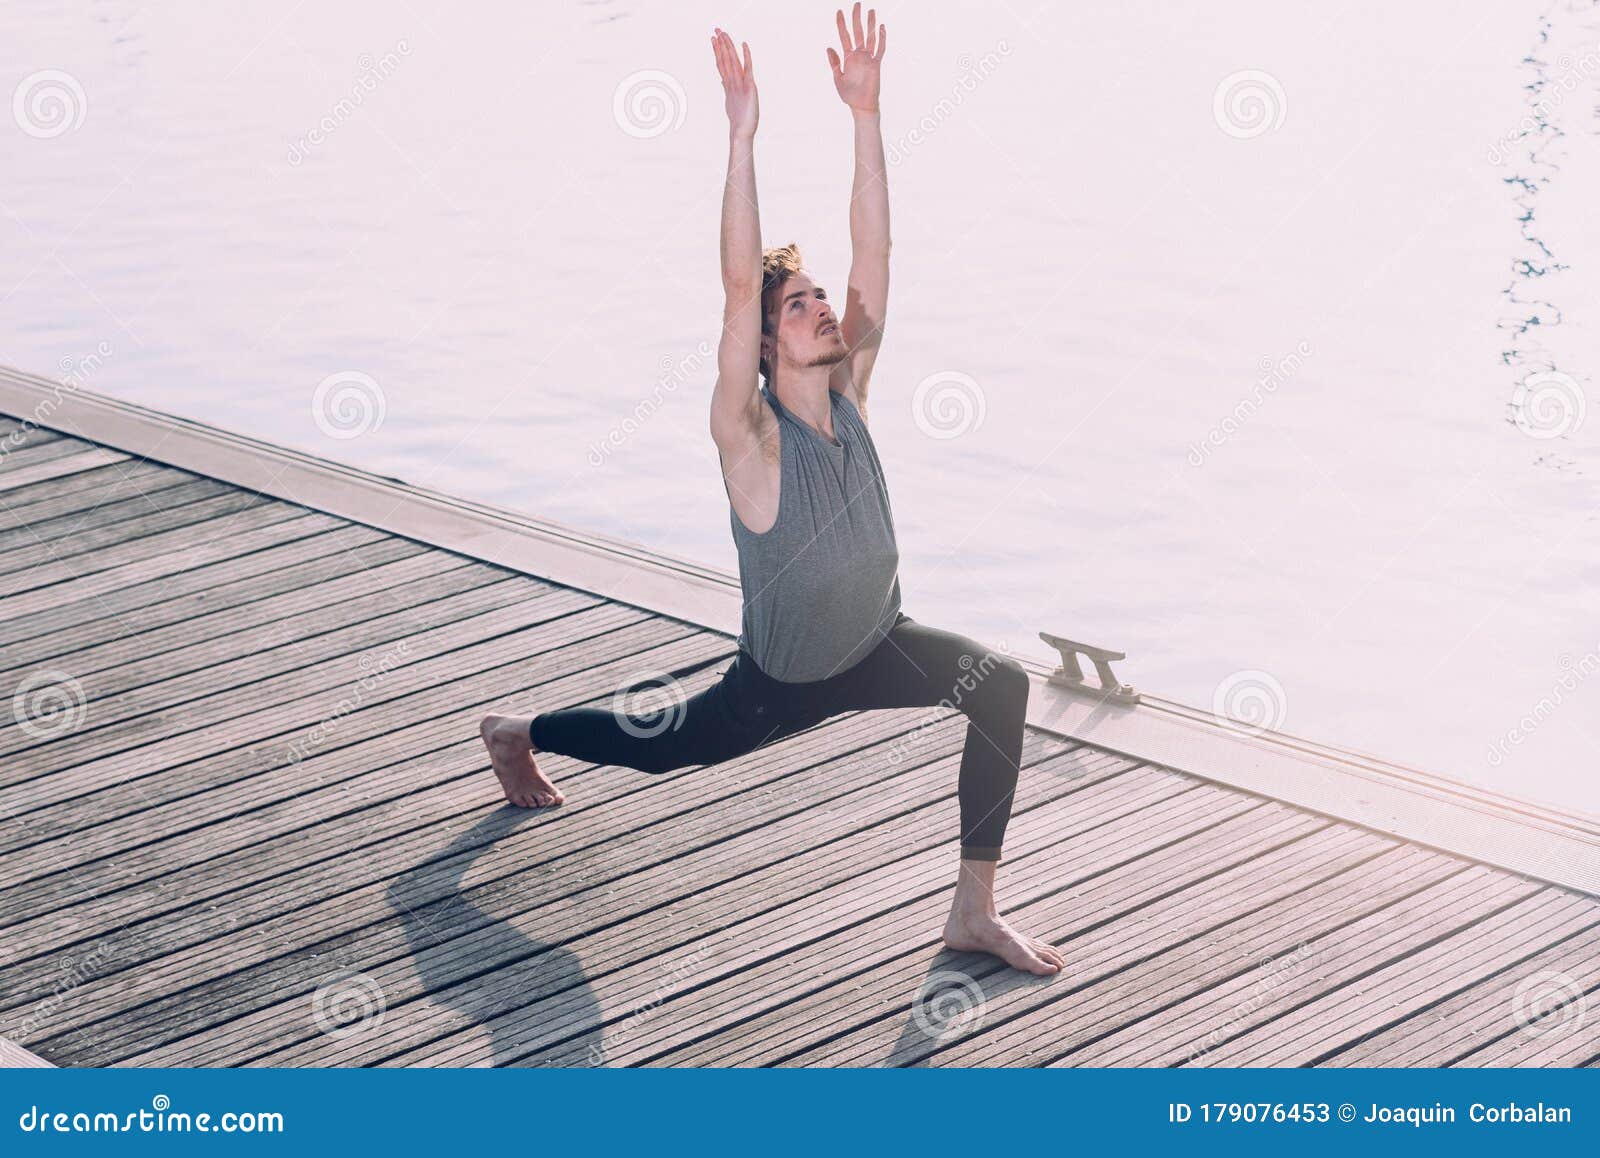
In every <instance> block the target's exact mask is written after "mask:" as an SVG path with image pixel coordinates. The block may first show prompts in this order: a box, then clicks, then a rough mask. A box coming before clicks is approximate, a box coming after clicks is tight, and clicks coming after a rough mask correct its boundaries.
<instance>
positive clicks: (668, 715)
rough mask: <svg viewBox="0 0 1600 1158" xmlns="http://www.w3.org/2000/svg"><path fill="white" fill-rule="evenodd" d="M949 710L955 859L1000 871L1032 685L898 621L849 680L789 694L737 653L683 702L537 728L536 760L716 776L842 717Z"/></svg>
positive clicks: (991, 656)
mask: <svg viewBox="0 0 1600 1158" xmlns="http://www.w3.org/2000/svg"><path fill="white" fill-rule="evenodd" d="M937 705H944V706H946V707H950V708H954V709H956V710H959V711H960V712H962V713H963V714H964V715H965V716H966V717H967V740H966V747H965V749H963V751H962V753H961V779H960V781H959V785H958V790H959V794H960V802H961V855H962V857H964V858H966V859H969V860H999V859H1000V846H1001V844H1002V843H1003V841H1004V839H1005V832H1006V823H1007V822H1008V821H1009V820H1010V818H1011V797H1012V794H1013V793H1014V792H1015V791H1016V787H1017V768H1018V764H1019V762H1020V761H1021V758H1022V732H1023V725H1024V722H1025V720H1026V717H1027V710H1028V675H1027V672H1026V671H1024V670H1023V668H1022V665H1021V664H1019V663H1017V661H1016V660H1014V659H1010V658H1009V657H1006V656H1002V655H999V654H997V653H994V652H991V651H989V650H988V649H987V648H985V647H983V646H982V645H981V644H978V643H975V642H973V641H972V640H970V639H967V638H966V637H964V636H960V635H956V634H954V633H953V632H949V631H940V630H939V629H938V628H934V627H924V626H923V625H922V624H920V623H917V622H916V621H914V620H913V619H911V618H910V617H909V616H907V615H905V614H904V613H903V612H902V613H901V614H900V616H899V618H898V619H897V620H896V621H895V624H894V626H893V627H892V628H890V630H889V633H888V635H886V636H885V637H884V639H883V641H882V642H881V643H879V644H878V646H877V647H876V648H874V649H873V650H872V652H870V653H869V654H868V655H867V657H866V658H865V659H863V660H862V661H861V662H860V663H858V664H856V665H855V666H854V667H852V668H850V669H849V670H848V671H843V672H840V673H839V674H838V675H836V676H830V677H829V678H827V679H825V680H817V681H815V682H813V683H784V682H782V681H779V680H775V679H773V678H772V677H771V676H768V675H767V674H766V673H764V672H763V671H761V669H760V668H758V667H757V666H756V664H755V661H754V660H752V659H751V657H750V655H749V653H748V652H745V651H743V650H742V649H741V650H740V651H739V652H738V653H737V655H736V657H735V658H734V661H733V663H732V664H731V665H730V666H729V667H728V669H727V670H726V671H725V672H723V673H722V678H721V679H719V680H718V681H717V682H716V683H715V684H712V685H711V686H710V687H708V688H706V689H705V690H704V691H701V692H698V693H696V694H695V695H693V696H690V697H689V698H688V699H687V700H686V701H684V702H682V703H679V704H675V705H668V706H667V707H664V708H657V709H656V710H655V711H654V712H652V713H651V714H648V715H645V714H635V713H632V712H629V711H625V710H621V709H620V708H564V709H561V710H559V711H553V712H542V713H540V714H539V715H537V716H535V717H534V719H533V724H532V726H531V727H530V728H529V738H530V739H531V740H532V741H533V746H534V748H535V750H537V751H541V752H556V753H559V754H561V755H563V756H571V757H573V758H575V759H578V760H585V761H588V762H590V763H594V764H620V765H622V766H624V767H627V768H637V769H638V770H640V771H641V772H671V771H674V770H675V769H678V768H688V767H693V766H695V765H700V764H719V763H721V762H722V761H724V760H731V759H733V758H734V757H735V756H742V755H744V754H745V753H746V752H752V751H754V750H755V749H757V748H759V747H761V746H762V745H764V744H770V743H772V742H774V741H776V740H781V739H783V738H784V737H785V736H790V735H793V734H794V733H795V732H800V731H804V730H805V729H806V728H809V727H811V726H813V725H814V724H818V723H820V722H822V721H823V720H825V719H827V718H828V717H829V716H834V715H837V714H839V713H840V712H848V711H857V710H863V709H868V708H916V707H934V706H937Z"/></svg>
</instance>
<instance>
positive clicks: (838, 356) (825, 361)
mask: <svg viewBox="0 0 1600 1158" xmlns="http://www.w3.org/2000/svg"><path fill="white" fill-rule="evenodd" d="M849 356H850V348H849V347H848V346H846V345H845V344H844V342H843V341H842V340H841V341H840V342H839V344H838V345H837V346H833V347H830V348H829V349H826V350H822V351H820V352H819V353H817V354H815V355H813V356H812V358H811V361H809V362H807V363H806V365H807V366H837V365H838V364H839V363H840V362H843V361H844V360H845V359H846V358H848V357H849Z"/></svg>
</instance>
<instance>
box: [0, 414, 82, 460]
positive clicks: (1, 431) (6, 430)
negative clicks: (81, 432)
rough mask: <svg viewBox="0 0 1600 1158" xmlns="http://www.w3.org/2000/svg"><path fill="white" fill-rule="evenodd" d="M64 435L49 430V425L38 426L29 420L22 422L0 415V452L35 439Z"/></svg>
mask: <svg viewBox="0 0 1600 1158" xmlns="http://www.w3.org/2000/svg"><path fill="white" fill-rule="evenodd" d="M65 437H66V435H63V434H60V433H58V432H57V431H54V430H51V429H50V428H49V427H45V426H39V425H36V424H34V423H31V422H29V423H23V422H20V421H18V420H17V419H15V418H11V417H8V416H4V415H0V454H4V453H6V452H8V451H11V450H14V449H19V448H21V447H24V446H27V445H29V444H31V443H33V442H35V441H39V442H49V441H52V440H54V439H59V438H65Z"/></svg>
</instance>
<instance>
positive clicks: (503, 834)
mask: <svg viewBox="0 0 1600 1158" xmlns="http://www.w3.org/2000/svg"><path fill="white" fill-rule="evenodd" d="M796 755H797V751H796V750H795V749H794V748H793V747H791V750H790V756H791V760H793V759H794V758H795V756H796ZM816 763H817V761H812V764H813V766H815V764H816ZM785 774H786V771H785V770H779V769H775V770H773V771H772V772H770V773H768V776H769V778H770V779H776V778H779V777H782V776H783V775H785ZM631 776H632V777H633V780H632V783H633V784H634V785H635V786H636V787H635V788H634V790H633V791H632V792H631V794H630V795H629V797H628V799H627V800H626V801H624V802H623V804H622V807H620V808H617V809H615V810H614V814H612V815H607V813H608V812H613V810H610V809H606V808H604V807H603V802H602V806H601V807H600V808H599V811H598V812H597V811H596V806H589V807H588V808H586V809H584V810H583V811H585V812H586V813H587V815H586V816H585V817H584V818H582V819H574V818H573V817H572V815H571V814H569V813H567V812H566V811H565V810H562V813H561V814H559V818H560V820H561V821H562V823H560V824H553V822H554V820H556V819H557V816H556V815H555V814H549V813H545V814H538V815H537V816H532V815H530V814H529V813H526V812H520V811H518V810H513V809H510V808H498V809H495V810H494V811H493V812H487V813H486V812H485V811H484V810H483V805H488V804H492V803H493V802H492V801H489V800H486V799H484V797H483V796H480V797H479V800H480V802H481V803H480V807H479V809H478V810H477V812H476V815H475V816H472V817H460V818H457V819H456V820H455V821H454V822H453V823H452V824H451V825H449V826H447V827H440V828H438V829H435V830H434V838H433V839H428V835H427V834H420V835H419V838H418V839H413V840H408V841H407V842H406V843H407V844H408V845H409V847H408V848H406V849H403V850H398V851H399V852H400V853H401V855H399V856H396V855H395V854H396V852H397V849H396V848H394V847H389V848H385V849H384V850H383V853H382V855H383V856H384V857H385V859H386V862H388V863H386V866H385V868H386V871H384V872H383V873H381V874H377V875H374V876H372V877H370V878H369V879H368V880H367V881H365V882H363V884H364V885H365V886H368V887H358V888H353V889H352V890H351V891H350V892H349V893H348V894H347V896H346V898H345V899H344V901H343V903H339V902H337V901H335V900H334V899H333V898H331V897H329V896H328V894H326V893H325V892H324V891H323V890H320V889H318V890H316V891H315V892H314V893H312V894H311V895H310V896H307V897H303V898H299V899H298V900H295V901H294V902H293V907H289V906H285V911H284V912H282V913H281V914H280V915H279V916H277V917H274V918H273V919H272V920H270V921H269V922H267V923H266V924H264V925H261V926H260V927H258V928H254V929H249V928H239V929H237V930H234V931H230V932H229V933H228V935H227V936H225V937H223V938H220V939H217V940H214V941H212V942H211V943H210V944H207V945H206V946H204V948H203V957H196V958H193V959H191V960H189V961H184V960H176V959H175V960H169V961H166V962H163V963H162V964H161V965H159V966H157V971H160V972H165V973H166V974H167V975H168V976H167V978H166V979H165V980H164V981H163V980H161V979H158V978H152V977H151V975H150V973H149V972H147V971H144V970H141V971H139V972H138V974H137V976H136V977H135V978H134V979H133V992H131V993H127V994H123V993H119V992H117V990H115V989H111V990H108V991H106V997H107V1000H106V1001H95V1000H94V999H93V998H91V999H90V1000H91V1005H90V1007H89V1008H88V1009H87V1010H86V1011H84V1012H81V1013H78V1014H76V1015H75V1016H74V1017H73V1018H72V1020H71V1022H70V1023H69V1024H73V1025H83V1024H84V1023H85V1021H86V1020H88V1019H89V1018H90V1017H91V1016H92V1015H95V1014H104V1013H107V1012H116V1011H118V1010H120V1009H121V1008H122V1007H123V1006H125V1005H127V1006H132V1005H137V1004H139V1001H140V998H141V997H158V998H159V997H161V996H162V995H165V994H168V993H170V991H171V990H173V989H174V988H182V987H184V986H195V985H198V984H202V983H210V984H209V988H210V990H211V991H212V992H213V993H215V994H216V995H218V996H219V997H220V998H221V999H222V1000H223V1001H224V1004H222V1005H220V1006H216V1008H218V1009H221V1010H223V1011H225V1013H227V1012H231V1013H232V1014H234V1015H237V1014H239V1013H243V1012H246V1011H247V1010H249V1009H250V1008H252V1005H251V1002H252V1001H253V1002H254V1003H255V1004H256V1005H262V1006H266V1005H271V1004H272V1003H273V1002H275V1001H276V1000H278V999H279V997H280V996H281V993H282V990H283V988H284V986H285V984H287V983H288V980H292V979H293V977H294V976H297V975H298V973H299V971H300V970H301V969H303V968H306V967H308V966H309V967H314V969H315V975H320V974H321V973H322V972H323V971H324V970H325V968H326V966H325V965H324V964H322V962H324V961H326V960H327V959H328V958H329V956H330V955H344V954H346V953H348V952H349V951H350V950H349V948H348V946H350V945H352V944H361V943H370V944H376V943H377V942H375V941H373V938H388V937H390V936H391V934H392V935H393V936H392V944H391V948H392V951H393V953H394V954H395V955H400V954H403V952H404V946H405V939H404V937H403V936H402V935H399V934H398V932H397V930H396V929H395V928H394V925H395V921H394V913H395V897H394V895H393V893H392V892H391V886H392V882H393V880H394V878H395V877H396V876H397V875H399V874H402V873H403V874H406V880H407V885H408V888H410V889H411V890H412V891H410V892H408V893H407V897H408V903H411V904H413V905H423V904H426V903H435V902H438V901H444V900H448V899H449V898H451V897H453V896H454V895H455V891H456V890H458V889H459V888H460V887H461V880H462V877H463V875H465V874H466V873H467V872H468V871H469V870H470V869H471V866H472V864H473V861H474V860H475V859H476V858H477V857H478V856H480V855H482V854H483V853H484V852H486V851H488V848H489V846H490V845H491V844H492V845H494V846H495V849H494V852H495V855H496V859H497V862H501V863H503V865H504V867H503V869H502V871H501V873H500V875H499V876H495V877H483V878H482V879H479V878H480V877H481V876H482V874H480V873H478V872H473V873H472V875H473V878H474V881H475V885H476V887H480V888H487V887H489V886H491V885H492V884H493V883H494V882H495V881H498V880H500V879H501V878H502V877H505V876H510V875H514V874H516V873H519V872H523V871H526V869H527V865H528V863H529V862H531V863H532V864H535V865H539V866H541V871H542V872H543V873H544V874H545V875H548V876H550V877H551V878H552V883H564V884H565V885H566V886H567V888H568V891H573V890H577V889H580V888H583V887H585V885H586V884H587V883H590V882H589V881H587V880H586V878H585V877H580V876H579V875H578V873H577V872H576V871H568V870H566V869H562V870H561V871H557V869H556V867H555V866H554V862H556V861H558V860H561V859H562V858H565V857H570V855H571V853H572V852H573V851H575V850H576V849H579V848H594V849H596V850H598V851H599V852H601V854H602V855H606V854H610V853H611V852H612V851H613V850H612V848H610V847H606V845H607V843H608V842H607V838H608V837H609V838H611V841H612V842H614V841H615V840H616V839H617V838H618V837H619V836H622V837H626V836H628V835H629V834H630V833H632V832H633V830H634V829H635V828H636V827H642V826H643V825H644V824H646V823H648V820H647V819H645V820H641V819H640V817H641V816H644V817H646V818H648V817H649V816H650V815H651V814H652V813H654V814H656V815H660V814H661V813H663V812H668V813H670V812H671V810H672V808H673V807H674V805H675V798H676V794H675V793H672V792H668V791H661V790H659V789H658V790H656V791H650V790H648V789H647V788H644V787H642V786H641V781H645V782H648V780H649V779H650V778H646V777H643V776H642V775H641V774H639V773H631ZM699 779H702V780H706V781H715V780H717V779H718V777H714V776H702V777H700V778H699ZM475 782H476V783H480V784H485V785H486V784H488V783H489V782H490V778H488V777H487V776H486V775H480V776H479V777H476V778H475ZM721 788H722V794H723V796H724V798H726V799H729V800H730V801H731V803H730V804H729V806H728V807H729V808H735V809H736V808H737V807H738V801H737V800H733V797H736V796H738V795H739V794H740V793H743V792H746V791H748V790H747V788H746V787H745V786H742V785H740V786H734V789H733V791H730V790H729V787H728V786H727V785H722V786H721ZM746 799H748V797H747V798H746ZM663 819H664V818H663ZM690 819H694V818H690ZM530 821H531V822H532V825H530V824H529V822H530ZM540 821H544V822H545V823H539V822H540ZM696 823H697V826H701V825H703V822H699V821H697V822H696ZM552 824H553V827H552ZM535 826H536V827H535ZM679 828H680V825H679V824H678V823H674V824H673V825H672V832H671V839H673V840H674V841H679V842H686V841H688V840H689V839H690V836H689V835H688V833H687V830H685V831H679ZM497 837H499V838H503V839H501V840H499V841H497V840H496V839H495V838H497ZM539 837H543V838H544V839H542V840H540V839H538V838H539ZM507 842H511V843H515V844H518V845H526V847H525V848H522V849H519V850H517V851H516V852H515V854H513V852H512V851H508V850H507V849H506V848H505V847H504V846H505V844H506V843H507ZM634 843H635V846H636V847H635V848H634V849H633V852H634V853H635V854H637V853H638V851H639V847H645V850H646V851H654V850H650V849H649V848H648V847H647V846H638V844H637V841H635V842H634ZM441 850H443V852H442V854H441ZM441 855H442V859H441ZM657 859H659V857H657ZM651 863H652V861H651V860H650V859H647V858H641V857H639V856H638V855H634V856H632V857H630V859H629V860H628V861H623V860H621V859H620V857H619V858H618V859H616V860H614V861H608V862H607V864H608V866H609V867H610V871H611V872H612V874H613V875H624V874H626V873H628V872H630V871H639V870H643V869H645V868H647V867H649V866H650V864H651ZM586 876H587V877H588V878H592V876H593V873H592V872H591V873H588V874H586ZM269 887H271V888H272V889H274V890H275V891H276V890H279V889H280V882H276V881H274V882H271V884H270V886H269ZM285 899H286V900H287V899H288V898H285ZM291 951H292V952H291ZM369 955H370V953H369ZM197 962H198V963H199V964H200V969H201V970H202V971H203V972H198V973H197V970H196V963H197ZM315 975H314V976H315ZM286 979H287V980H286ZM312 983H313V984H314V980H313V982H312ZM193 1004H194V1002H193V1000H192V998H191V999H190V1000H186V1001H171V1000H166V1001H161V1000H158V1001H156V1002H155V1003H154V1004H153V1005H150V1006H147V1007H146V1008H144V1009H142V1010H135V1011H134V1012H133V1013H132V1014H131V1015H130V1017H131V1018H137V1019H140V1021H139V1024H144V1025H151V1026H153V1025H160V1024H162V1023H164V1022H171V1021H173V1019H174V1017H175V1016H176V1023H177V1024H179V1025H181V1026H189V1025H191V1023H192V1022H193V1020H194V1016H195V1014H194V1012H193V1009H192V1006H193ZM222 1020H223V1021H226V1020H227V1016H224V1017H223V1018H222ZM132 1026H133V1023H132V1022H131V1021H121V1022H118V1023H117V1029H118V1033H117V1036H118V1037H121V1038H138V1037H141V1036H143V1034H142V1032H141V1033H139V1034H134V1033H130V1030H131V1028H132ZM38 1028H39V1029H40V1030H41V1031H45V1030H47V1029H48V1027H46V1026H39V1027H38Z"/></svg>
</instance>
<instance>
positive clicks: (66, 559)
mask: <svg viewBox="0 0 1600 1158" xmlns="http://www.w3.org/2000/svg"><path fill="white" fill-rule="evenodd" d="M280 505H281V504H279V503H278V502H277V500H275V499H267V498H263V497H262V496H260V495H252V494H246V493H245V492H243V491H223V492H222V493H220V494H216V495H213V496H211V497H210V498H205V499H200V500H197V501H195V502H191V503H185V504H183V505H182V506H180V507H177V508H175V509H173V510H157V511H153V512H150V513H147V514H143V515H139V516H137V517H135V518H131V519H126V520H124V521H122V522H119V523H112V524H111V525H109V526H103V527H96V528H94V529H92V530H87V531H84V532H83V533H82V534H79V535H72V536H70V537H69V538H67V539H65V540H62V541H60V542H56V543H35V544H33V545H32V546H27V547H20V548H17V549H15V550H12V551H7V552H6V554H5V556H4V558H3V559H0V590H4V591H5V592H6V593H7V594H16V593H19V592H22V591H28V590H30V589H32V588H34V587H38V586H43V585H44V583H46V582H53V581H54V580H52V579H49V578H45V579H44V580H43V581H41V580H40V573H41V572H43V573H45V575H46V576H49V575H54V576H56V577H57V578H59V577H61V576H63V575H71V576H73V577H76V576H79V575H87V574H89V573H91V572H93V571H101V570H104V569H105V568H107V567H112V566H116V565H117V563H119V562H123V561H125V560H127V559H130V558H135V559H136V558H143V557H144V556H146V555H149V554H153V553H156V552H160V551H183V550H186V549H188V548H189V547H190V546H191V544H192V543H193V542H194V540H195V537H196V536H195V535H194V534H190V533H189V530H188V528H189V527H190V525H191V524H205V523H208V522H209V523H211V524H212V525H211V526H201V527H197V531H198V533H199V535H200V537H201V538H202V539H203V538H208V537H214V536H217V535H226V534H227V533H228V532H229V529H230V524H231V523H232V521H233V517H234V516H237V515H241V514H244V513H245V512H248V511H250V510H251V509H253V508H257V507H276V506H280ZM290 509H292V508H290ZM52 567H54V568H55V570H54V571H51V570H50V568H52Z"/></svg>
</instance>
